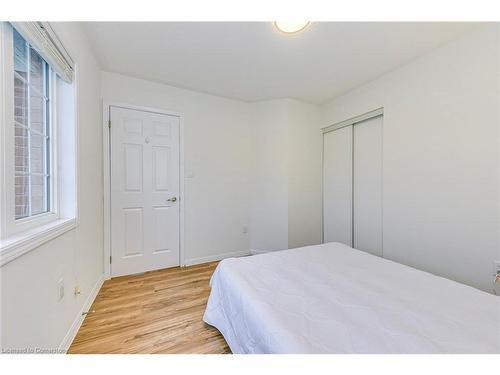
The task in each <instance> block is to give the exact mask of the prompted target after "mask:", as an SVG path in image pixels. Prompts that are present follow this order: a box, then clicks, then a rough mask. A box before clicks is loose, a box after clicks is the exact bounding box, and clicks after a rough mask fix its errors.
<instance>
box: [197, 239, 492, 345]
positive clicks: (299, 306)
mask: <svg viewBox="0 0 500 375" xmlns="http://www.w3.org/2000/svg"><path fill="white" fill-rule="evenodd" d="M211 287H212V291H211V294H210V298H209V300H208V304H207V308H206V311H205V315H204V320H205V322H207V323H208V324H210V325H213V326H215V327H217V328H218V329H219V331H220V332H221V333H222V334H223V335H224V337H225V339H226V341H227V342H228V344H229V346H230V348H231V350H232V351H233V353H500V297H497V296H494V295H492V294H488V293H486V292H482V291H480V290H477V289H474V288H471V287H468V286H466V285H462V284H459V283H456V282H453V281H450V280H448V279H444V278H441V277H437V276H434V275H431V274H429V273H426V272H422V271H419V270H416V269H413V268H410V267H406V266H403V265H401V264H398V263H395V262H392V261H389V260H386V259H382V258H379V257H376V256H373V255H370V254H367V253H364V252H361V251H357V250H354V249H352V248H350V247H348V246H345V245H342V244H339V243H328V244H324V245H318V246H308V247H302V248H298V249H292V250H285V251H278V252H272V253H266V254H261V255H254V256H249V257H244V258H231V259H225V260H223V261H222V262H220V264H219V265H218V267H217V269H216V270H215V273H214V275H213V276H212V280H211Z"/></svg>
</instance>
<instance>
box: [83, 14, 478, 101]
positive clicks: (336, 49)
mask: <svg viewBox="0 0 500 375" xmlns="http://www.w3.org/2000/svg"><path fill="white" fill-rule="evenodd" d="M477 26H478V24H473V23H450V22H446V23H444V22H443V23H428V22H425V23H424V22H422V23H382V22H379V23H370V22H360V23H339V22H313V23H312V24H310V25H309V26H308V27H307V28H306V29H305V30H304V31H303V32H301V33H298V34H293V35H286V34H283V33H280V32H278V31H277V30H276V29H275V28H274V25H273V24H272V23H270V22H86V23H84V27H85V31H86V33H87V35H88V37H89V39H90V42H91V44H92V46H93V49H94V52H95V54H96V57H97V59H98V61H99V63H100V65H101V68H102V69H103V70H106V71H110V72H116V73H121V74H125V75H129V76H133V77H138V78H143V79H147V80H151V81H156V82H162V83H165V84H169V85H172V86H177V87H182V88H187V89H192V90H196V91H201V92H205V93H210V94H215V95H220V96H224V97H229V98H235V99H241V100H245V101H258V100H266V99H276V98H285V97H288V98H296V99H301V100H304V101H308V102H313V103H323V102H325V101H327V100H328V99H331V98H333V97H335V96H337V95H339V94H342V93H344V92H346V91H349V90H350V89H352V88H354V87H356V86H359V85H361V84H363V83H365V82H367V81H370V80H372V79H374V78H376V77H378V76H380V75H381V74H383V73H385V72H387V71H390V70H393V69H394V68H396V67H398V66H399V65H401V64H404V63H405V62H408V61H410V60H412V59H415V58H416V57H418V56H420V55H422V54H425V53H427V52H428V51H430V50H432V49H434V48H436V47H437V46H439V45H441V44H443V43H446V42H448V41H450V40H452V39H454V38H457V37H458V36H460V35H461V34H463V33H465V32H467V31H469V30H471V29H472V28H474V27H477Z"/></svg>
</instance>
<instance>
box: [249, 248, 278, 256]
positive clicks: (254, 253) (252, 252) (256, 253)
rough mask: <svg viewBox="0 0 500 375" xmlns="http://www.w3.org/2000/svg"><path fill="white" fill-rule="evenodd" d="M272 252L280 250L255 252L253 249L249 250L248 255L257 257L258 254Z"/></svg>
mask: <svg viewBox="0 0 500 375" xmlns="http://www.w3.org/2000/svg"><path fill="white" fill-rule="evenodd" d="M273 251H280V250H255V249H251V250H250V255H258V254H265V253H271V252H273Z"/></svg>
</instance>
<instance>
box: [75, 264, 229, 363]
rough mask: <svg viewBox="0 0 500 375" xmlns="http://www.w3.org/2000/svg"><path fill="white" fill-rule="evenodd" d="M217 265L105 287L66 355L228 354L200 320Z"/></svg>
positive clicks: (144, 276)
mask: <svg viewBox="0 0 500 375" xmlns="http://www.w3.org/2000/svg"><path fill="white" fill-rule="evenodd" d="M216 266H217V262H211V263H205V264H200V265H196V266H191V267H184V268H181V267H175V268H169V269H164V270H159V271H153V272H147V273H144V274H141V275H133V276H122V277H117V278H114V279H111V280H108V281H106V282H105V283H104V285H103V286H102V288H101V290H100V291H99V293H98V295H97V297H96V299H95V301H94V303H93V304H92V307H91V310H95V313H91V314H89V315H87V317H86V318H85V320H84V322H83V324H82V326H81V327H80V330H79V331H78V334H77V335H76V337H75V340H74V341H73V343H72V344H71V347H70V348H69V351H68V353H199V354H204V353H207V354H219V353H230V352H231V351H230V349H229V347H228V345H227V343H226V341H225V340H224V338H223V337H222V335H221V334H220V333H219V331H218V330H217V329H215V328H213V327H211V326H209V325H207V324H206V323H204V322H203V320H202V317H203V313H204V311H205V306H206V303H207V299H208V295H209V293H210V287H209V285H208V283H209V281H210V277H211V276H212V273H213V271H214V270H215V267H216Z"/></svg>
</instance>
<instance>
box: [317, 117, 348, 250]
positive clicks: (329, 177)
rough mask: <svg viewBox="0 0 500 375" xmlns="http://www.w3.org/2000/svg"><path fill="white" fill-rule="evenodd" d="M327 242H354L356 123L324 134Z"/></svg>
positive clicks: (324, 203)
mask: <svg viewBox="0 0 500 375" xmlns="http://www.w3.org/2000/svg"><path fill="white" fill-rule="evenodd" d="M323 242H341V243H344V244H346V245H348V246H352V125H350V126H346V127H343V128H340V129H337V130H334V131H331V132H329V133H325V134H324V135H323Z"/></svg>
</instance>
